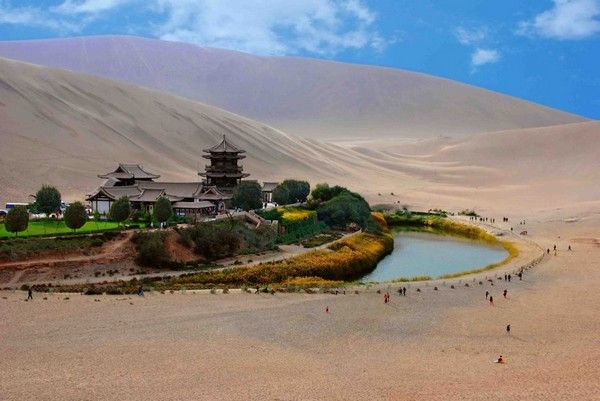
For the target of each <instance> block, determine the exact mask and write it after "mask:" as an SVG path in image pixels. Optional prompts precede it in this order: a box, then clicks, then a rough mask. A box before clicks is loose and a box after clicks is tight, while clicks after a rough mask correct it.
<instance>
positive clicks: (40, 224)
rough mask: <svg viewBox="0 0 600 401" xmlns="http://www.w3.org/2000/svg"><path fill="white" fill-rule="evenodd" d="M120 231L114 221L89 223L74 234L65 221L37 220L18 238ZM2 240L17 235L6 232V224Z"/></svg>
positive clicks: (0, 235)
mask: <svg viewBox="0 0 600 401" xmlns="http://www.w3.org/2000/svg"><path fill="white" fill-rule="evenodd" d="M116 229H119V224H118V223H114V222H112V221H101V222H95V221H88V222H86V223H85V224H84V225H83V227H81V228H80V229H78V230H77V231H76V232H73V230H71V229H70V228H69V227H67V226H66V225H65V222H64V220H58V221H56V220H35V221H30V222H29V226H28V227H27V230H25V231H23V232H20V233H19V235H18V237H37V236H56V235H77V234H86V233H94V232H101V231H107V230H116ZM0 238H15V234H14V233H11V232H8V231H6V228H5V227H4V223H1V224H0Z"/></svg>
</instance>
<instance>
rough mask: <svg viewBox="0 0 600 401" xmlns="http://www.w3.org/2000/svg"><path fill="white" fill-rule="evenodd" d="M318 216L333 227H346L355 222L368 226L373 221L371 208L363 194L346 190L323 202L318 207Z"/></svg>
mask: <svg viewBox="0 0 600 401" xmlns="http://www.w3.org/2000/svg"><path fill="white" fill-rule="evenodd" d="M317 216H318V217H319V220H321V221H324V222H325V223H326V224H327V225H329V226H332V227H340V228H344V227H346V226H348V225H349V224H350V223H355V224H358V225H359V226H360V227H361V228H366V227H367V225H368V224H369V223H370V221H371V208H370V207H369V204H368V203H367V201H365V200H364V199H363V198H362V196H360V195H358V194H355V193H352V192H346V193H342V194H341V195H338V196H335V197H333V198H331V199H330V200H328V201H327V202H323V203H322V204H321V206H319V208H318V209H317Z"/></svg>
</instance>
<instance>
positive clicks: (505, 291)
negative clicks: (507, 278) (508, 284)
mask: <svg viewBox="0 0 600 401" xmlns="http://www.w3.org/2000/svg"><path fill="white" fill-rule="evenodd" d="M507 293H508V290H504V292H503V295H504V298H506V294H507Z"/></svg>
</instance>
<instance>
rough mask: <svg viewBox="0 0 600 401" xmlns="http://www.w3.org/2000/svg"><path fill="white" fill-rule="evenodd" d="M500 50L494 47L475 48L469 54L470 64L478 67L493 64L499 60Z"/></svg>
mask: <svg viewBox="0 0 600 401" xmlns="http://www.w3.org/2000/svg"><path fill="white" fill-rule="evenodd" d="M500 57H501V56H500V52H498V50H494V49H479V48H477V49H475V51H474V52H473V54H471V66H472V67H474V68H475V67H479V66H482V65H484V64H493V63H497V62H498V61H500Z"/></svg>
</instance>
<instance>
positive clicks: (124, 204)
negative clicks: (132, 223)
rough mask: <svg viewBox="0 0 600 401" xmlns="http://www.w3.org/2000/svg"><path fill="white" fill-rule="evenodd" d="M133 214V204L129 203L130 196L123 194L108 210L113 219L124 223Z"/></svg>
mask: <svg viewBox="0 0 600 401" xmlns="http://www.w3.org/2000/svg"><path fill="white" fill-rule="evenodd" d="M130 214H131V204H130V203H129V198H127V197H126V196H123V197H121V198H119V199H117V200H116V201H115V202H114V203H113V204H112V205H111V206H110V210H109V212H108V216H109V218H110V219H111V220H113V221H116V222H118V223H122V222H124V221H125V220H127V218H128V217H129V215H130Z"/></svg>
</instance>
